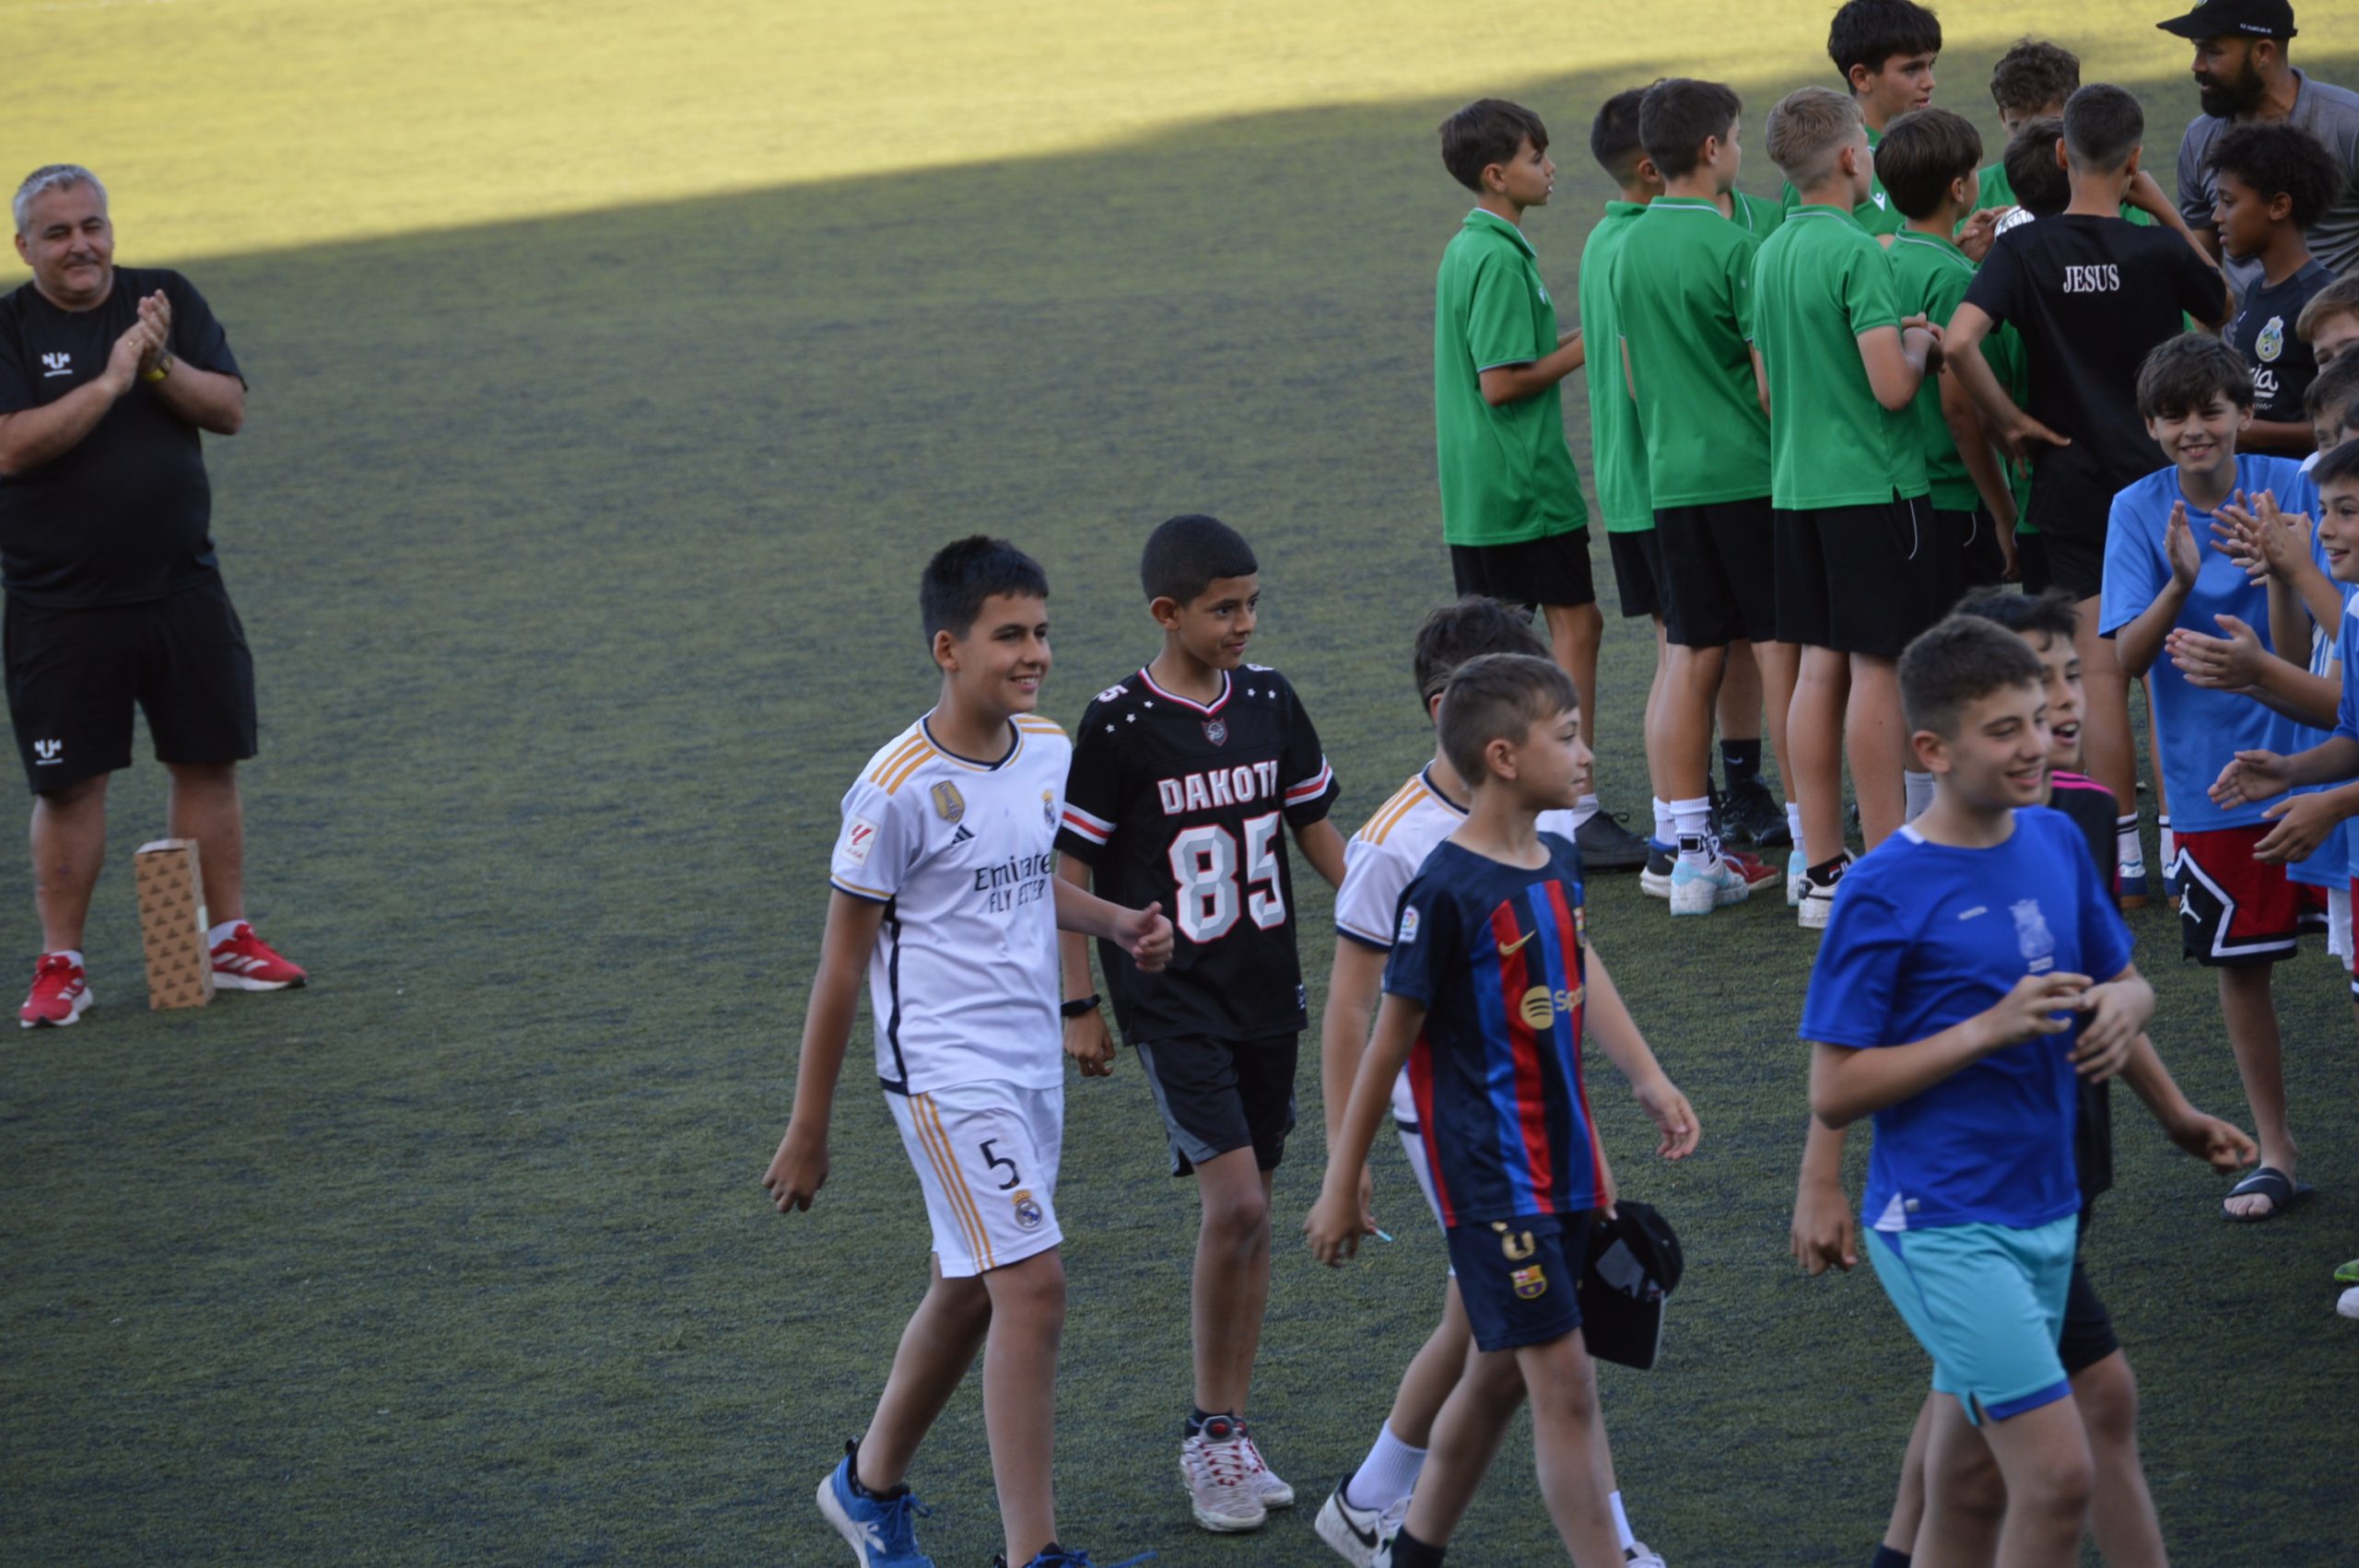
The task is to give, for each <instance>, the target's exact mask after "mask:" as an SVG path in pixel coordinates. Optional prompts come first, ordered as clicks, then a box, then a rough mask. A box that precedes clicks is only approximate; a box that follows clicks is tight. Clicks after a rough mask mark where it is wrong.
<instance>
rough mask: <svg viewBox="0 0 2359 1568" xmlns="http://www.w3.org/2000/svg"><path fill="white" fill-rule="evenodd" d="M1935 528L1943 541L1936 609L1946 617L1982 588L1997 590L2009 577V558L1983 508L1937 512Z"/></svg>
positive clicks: (1936, 510) (1934, 519) (1935, 511)
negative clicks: (2001, 549) (2005, 578)
mask: <svg viewBox="0 0 2359 1568" xmlns="http://www.w3.org/2000/svg"><path fill="white" fill-rule="evenodd" d="M1933 528H1934V531H1935V532H1936V534H1937V535H1938V536H1939V537H1940V539H1941V542H1942V563H1941V564H1942V586H1941V590H1940V591H1939V593H1937V594H1936V595H1935V597H1934V607H1935V608H1936V609H1938V610H1939V611H1940V612H1941V614H1944V615H1946V614H1949V613H1950V612H1951V611H1952V610H1954V609H1956V608H1957V602H1958V601H1959V600H1961V599H1963V598H1965V597H1966V595H1967V594H1969V593H1972V592H1974V591H1976V590H1978V589H1983V588H1996V587H1998V586H1999V579H2001V578H2003V577H2005V576H2006V575H2007V558H2006V556H2004V555H2003V554H2001V551H2000V549H1999V535H1998V533H1997V532H1995V531H1994V530H1993V529H1992V527H1991V523H1990V520H1989V518H1988V517H1986V516H1985V515H1983V512H1982V510H1981V509H1980V508H1976V509H1973V510H1971V511H1945V510H1942V509H1940V508H1938V507H1936V508H1935V509H1933Z"/></svg>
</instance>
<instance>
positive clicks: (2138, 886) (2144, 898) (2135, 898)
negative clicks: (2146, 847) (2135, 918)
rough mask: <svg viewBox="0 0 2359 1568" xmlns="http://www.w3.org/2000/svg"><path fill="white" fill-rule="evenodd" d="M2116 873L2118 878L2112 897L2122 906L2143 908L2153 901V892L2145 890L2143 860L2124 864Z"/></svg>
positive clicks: (2144, 864)
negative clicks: (2132, 863)
mask: <svg viewBox="0 0 2359 1568" xmlns="http://www.w3.org/2000/svg"><path fill="white" fill-rule="evenodd" d="M2118 876H2119V879H2120V880H2119V882H2118V885H2117V886H2116V888H2115V890H2114V897H2115V899H2116V900H2117V901H2118V902H2119V904H2120V905H2121V907H2123V908H2125V909H2143V908H2144V907H2146V906H2147V905H2149V904H2151V903H2153V902H2154V895H2153V894H2151V893H2150V892H2148V891H2147V883H2146V862H2145V861H2143V860H2140V861H2138V862H2137V863H2136V864H2134V865H2125V866H2123V867H2121V868H2120V871H2119V872H2118Z"/></svg>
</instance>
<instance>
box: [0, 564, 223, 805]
mask: <svg viewBox="0 0 2359 1568" xmlns="http://www.w3.org/2000/svg"><path fill="white" fill-rule="evenodd" d="M0 638H5V641H6V665H7V683H8V717H9V719H10V720H11V721H13V723H14V724H15V727H16V731H17V750H18V753H19V755H22V757H23V758H24V764H25V779H26V781H27V782H28V783H29V784H30V785H31V787H32V790H33V793H35V794H37V795H38V794H42V793H45V792H47V791H50V790H62V789H64V788H65V786H67V785H69V784H75V783H78V782H80V781H81V780H83V779H85V778H96V777H98V776H99V775H100V774H103V773H113V772H115V771H117V770H118V769H121V768H125V767H128V766H131V710H132V708H133V707H134V706H137V707H138V708H139V709H140V710H141V711H142V712H144V713H146V714H147V731H148V733H149V734H150V735H152V736H154V737H155V742H156V759H157V760H158V762H242V761H244V760H245V759H246V758H248V757H250V756H252V755H254V750H255V744H254V661H253V654H252V652H251V651H250V650H249V649H247V647H246V630H245V627H244V626H241V625H240V624H239V621H238V612H237V611H236V610H235V609H233V608H232V607H231V606H230V603H229V590H228V589H227V588H226V587H224V586H223V585H222V582H221V579H220V578H219V577H218V576H212V577H208V578H206V579H205V580H203V581H202V582H199V583H196V584H194V585H193V586H191V587H188V588H184V589H182V590H181V591H179V592H177V593H174V594H172V595H170V597H168V598H164V599H155V600H150V601H148V602H147V603H139V604H107V605H100V606H98V607H96V608H93V609H62V608H58V607H55V606H52V605H45V604H28V603H23V602H21V601H19V600H17V599H10V600H9V601H8V602H7V617H6V627H5V631H4V632H0Z"/></svg>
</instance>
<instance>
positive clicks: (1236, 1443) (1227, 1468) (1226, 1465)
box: [1180, 1416, 1294, 1535]
mask: <svg viewBox="0 0 2359 1568" xmlns="http://www.w3.org/2000/svg"><path fill="white" fill-rule="evenodd" d="M1258 1462H1259V1456H1257V1455H1255V1454H1254V1453H1253V1451H1252V1449H1251V1447H1250V1445H1248V1444H1247V1443H1246V1441H1245V1428H1244V1427H1243V1426H1242V1425H1241V1424H1239V1423H1238V1422H1234V1421H1231V1420H1230V1419H1229V1418H1228V1417H1226V1416H1215V1417H1214V1418H1213V1419H1212V1420H1210V1421H1208V1422H1204V1425H1203V1430H1202V1431H1201V1432H1199V1433H1196V1435H1195V1436H1193V1437H1191V1438H1188V1439H1187V1440H1185V1441H1184V1442H1182V1443H1181V1444H1180V1485H1182V1486H1184V1487H1186V1488H1187V1489H1188V1501H1189V1504H1190V1505H1191V1507H1192V1508H1193V1509H1194V1511H1195V1515H1196V1523H1198V1524H1199V1525H1202V1526H1203V1527H1204V1528H1206V1529H1208V1530H1212V1531H1215V1532H1216V1533H1218V1534H1221V1535H1236V1534H1238V1533H1240V1532H1242V1531H1245V1530H1258V1529H1260V1528H1261V1527H1262V1524H1263V1523H1264V1522H1265V1521H1267V1520H1268V1518H1269V1516H1270V1514H1269V1505H1268V1504H1265V1503H1263V1502H1262V1489H1261V1484H1260V1481H1259V1480H1258V1476H1259V1475H1260V1474H1266V1473H1267V1471H1268V1469H1269V1467H1268V1466H1266V1465H1263V1466H1262V1467H1261V1469H1260V1470H1259V1471H1258V1472H1257V1470H1256V1469H1255V1468H1254V1467H1255V1466H1256V1464H1257V1463H1258ZM1280 1484H1281V1485H1283V1484H1285V1483H1284V1482H1281V1483H1280ZM1286 1498H1287V1501H1289V1502H1291V1501H1293V1498H1294V1493H1293V1492H1291V1491H1289V1492H1287V1493H1286Z"/></svg>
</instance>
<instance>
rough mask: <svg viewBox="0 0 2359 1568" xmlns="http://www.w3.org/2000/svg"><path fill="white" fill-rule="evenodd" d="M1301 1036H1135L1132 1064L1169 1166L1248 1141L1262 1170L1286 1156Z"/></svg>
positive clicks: (1180, 1167)
mask: <svg viewBox="0 0 2359 1568" xmlns="http://www.w3.org/2000/svg"><path fill="white" fill-rule="evenodd" d="M1299 1041H1300V1036H1296V1035H1271V1036H1266V1037H1264V1038H1262V1039H1259V1040H1217V1039H1211V1038H1207V1037H1205V1036H1197V1035H1183V1036H1179V1037H1177V1038H1175V1039H1168V1040H1152V1041H1149V1040H1142V1041H1140V1042H1139V1045H1138V1053H1139V1065H1140V1066H1142V1067H1144V1069H1145V1070H1146V1082H1147V1086H1148V1087H1149V1088H1150V1089H1152V1090H1153V1091H1154V1092H1155V1106H1156V1109H1157V1110H1159V1111H1161V1112H1162V1113H1163V1126H1164V1130H1165V1131H1167V1132H1168V1133H1169V1134H1170V1138H1171V1174H1172V1175H1173V1176H1186V1175H1188V1174H1189V1173H1190V1172H1191V1171H1193V1170H1194V1169H1195V1168H1196V1167H1197V1166H1198V1165H1201V1164H1203V1163H1204V1162H1205V1161H1206V1160H1209V1159H1212V1158H1213V1157H1214V1156H1215V1155H1219V1154H1226V1153H1230V1152H1232V1151H1234V1150H1238V1149H1249V1148H1250V1149H1251V1150H1252V1151H1253V1161H1254V1164H1257V1165H1259V1166H1260V1167H1261V1168H1262V1169H1263V1170H1265V1171H1273V1170H1276V1169H1277V1168H1278V1162H1279V1161H1281V1160H1283V1159H1285V1154H1286V1134H1287V1133H1289V1132H1292V1131H1293V1130H1294V1070H1295V1058H1296V1055H1297V1049H1298V1046H1299Z"/></svg>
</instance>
